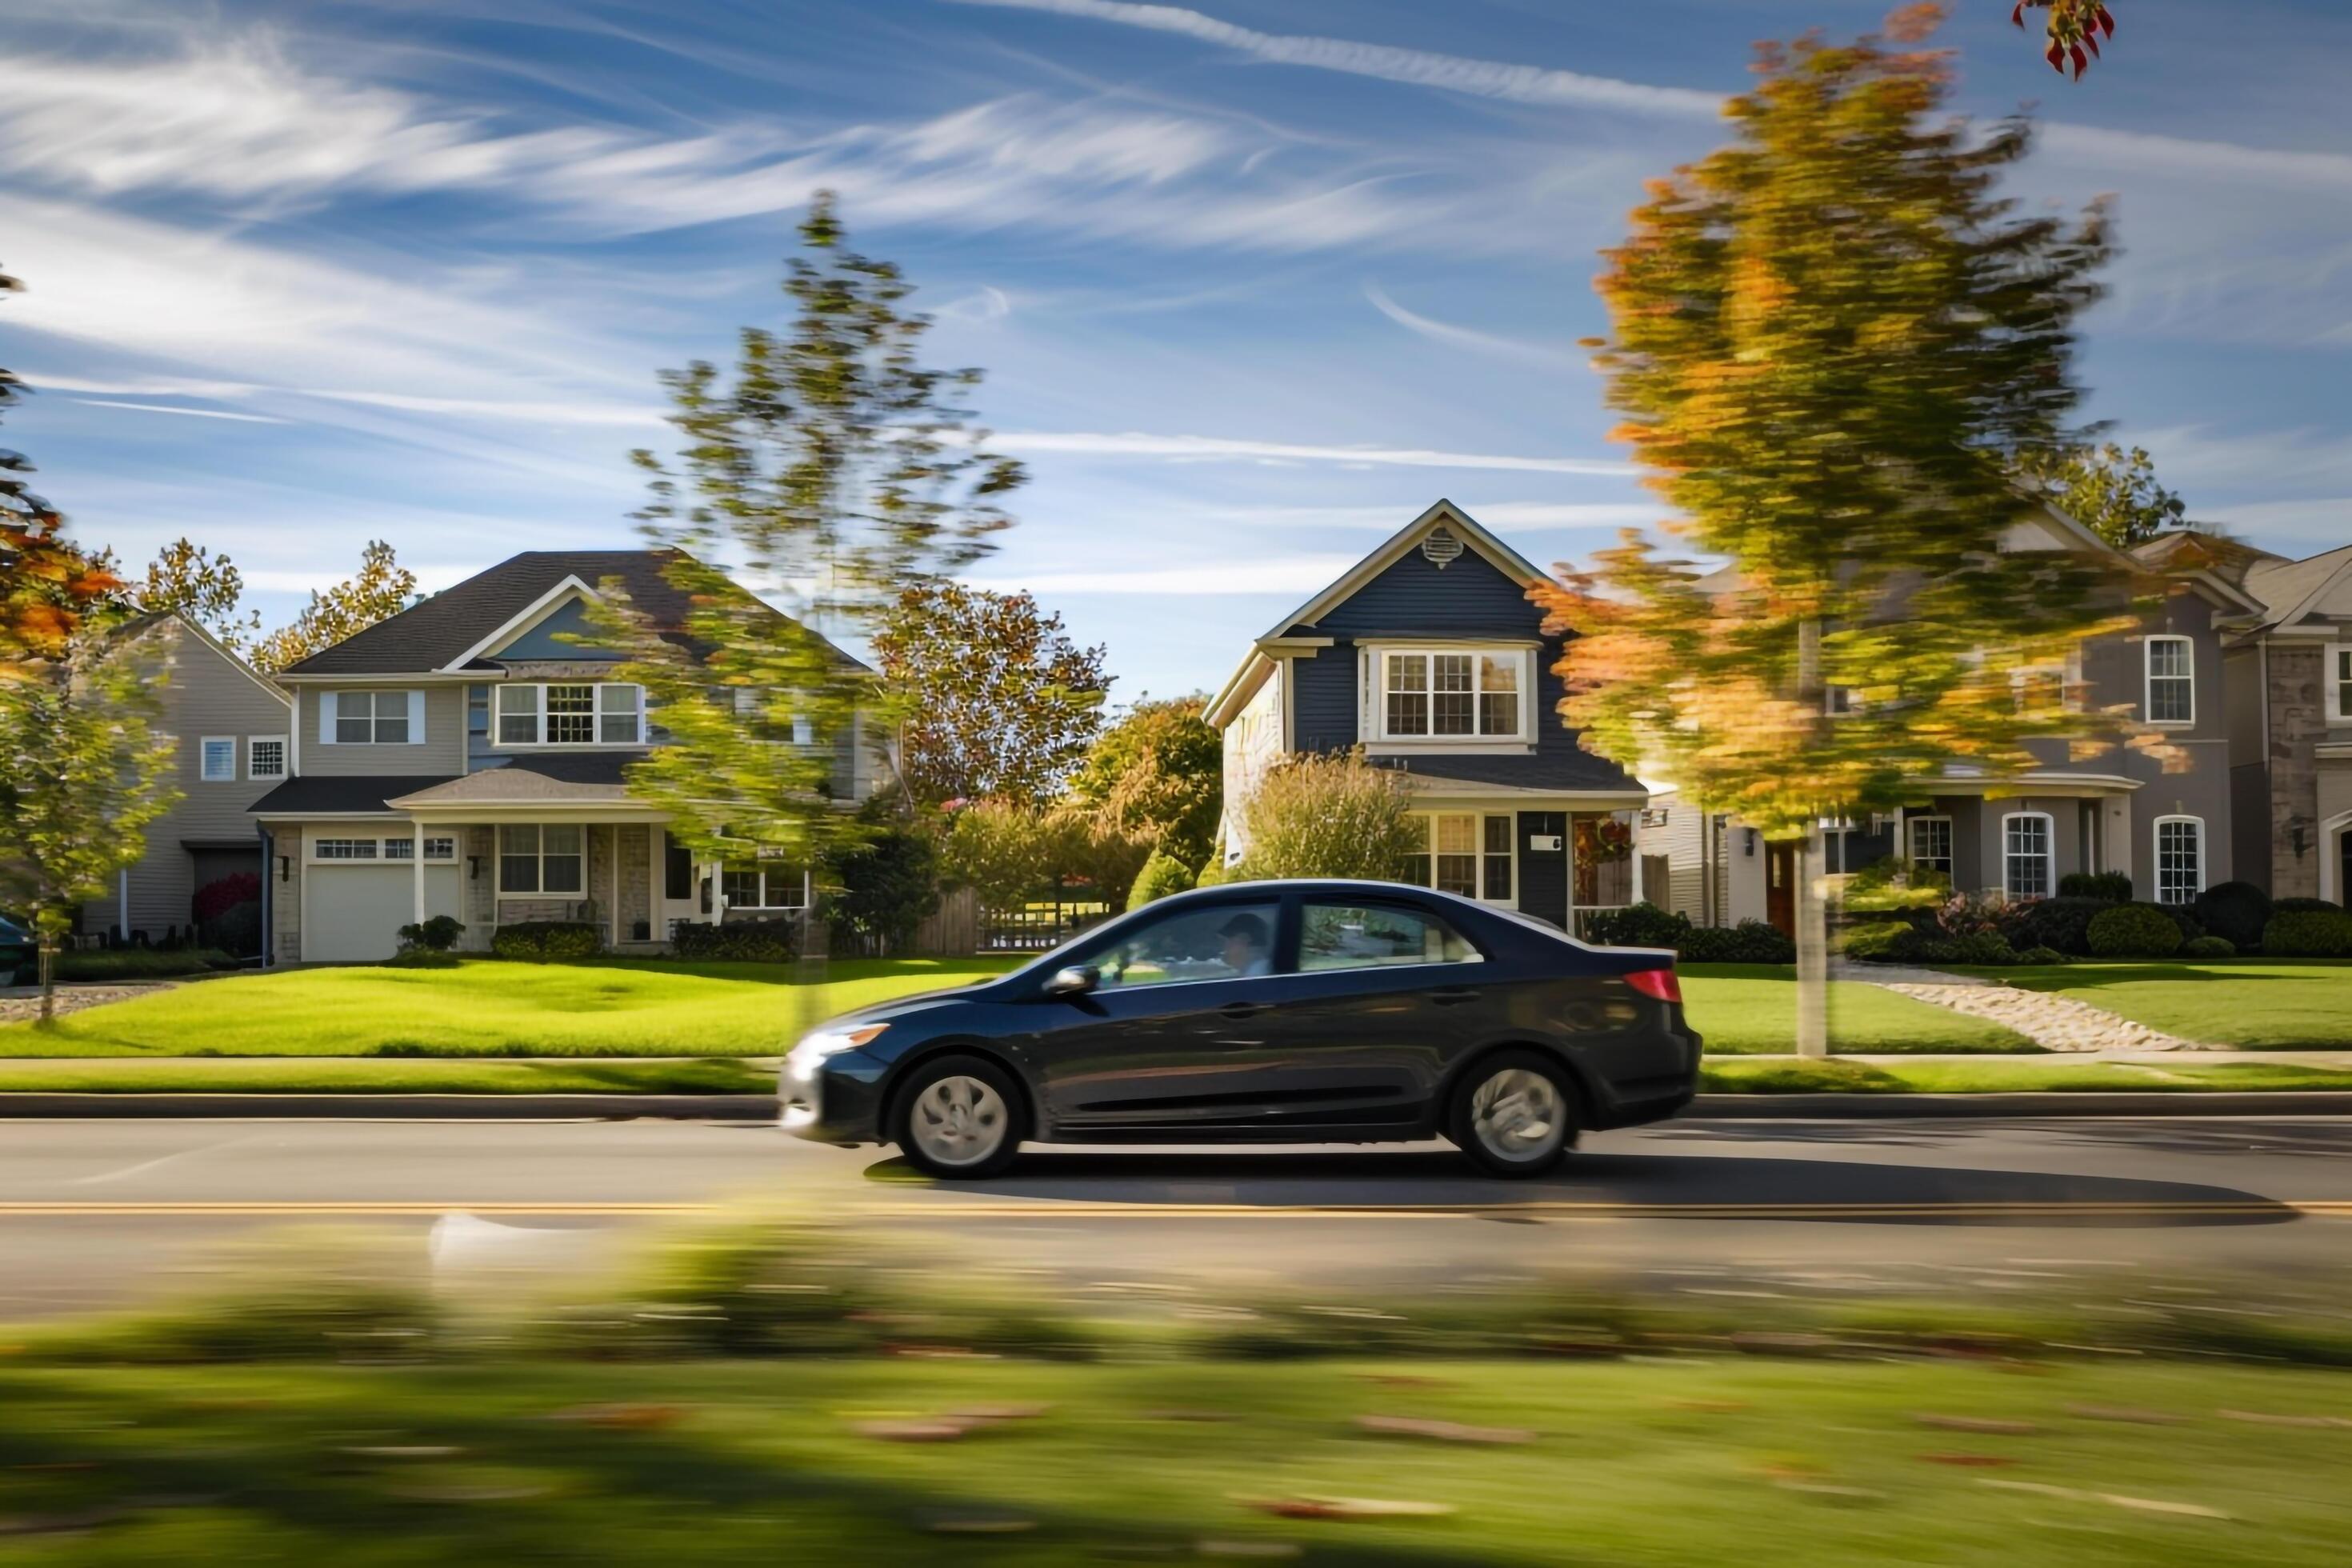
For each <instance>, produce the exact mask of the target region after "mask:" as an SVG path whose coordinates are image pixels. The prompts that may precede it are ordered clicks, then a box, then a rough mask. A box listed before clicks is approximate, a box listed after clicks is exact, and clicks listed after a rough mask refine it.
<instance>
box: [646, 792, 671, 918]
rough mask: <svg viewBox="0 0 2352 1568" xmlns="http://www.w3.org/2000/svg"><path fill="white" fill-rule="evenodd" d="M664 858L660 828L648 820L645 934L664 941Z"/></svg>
mask: <svg viewBox="0 0 2352 1568" xmlns="http://www.w3.org/2000/svg"><path fill="white" fill-rule="evenodd" d="M664 858H665V855H664V850H663V845H662V838H661V829H660V828H658V827H656V826H654V825H653V824H652V823H650V822H648V823H646V935H647V936H649V937H651V938H653V939H654V941H656V942H666V941H667V940H668V938H669V931H668V929H667V925H666V923H665V922H664V921H663V919H662V893H663V891H664V883H665V880H666V879H665V878H664V877H663V876H662V861H663V859H664Z"/></svg>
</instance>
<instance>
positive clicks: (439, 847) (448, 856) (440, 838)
mask: <svg viewBox="0 0 2352 1568" xmlns="http://www.w3.org/2000/svg"><path fill="white" fill-rule="evenodd" d="M425 864H426V865H428V866H430V865H435V864H439V865H444V866H454V865H456V864H457V835H456V834H454V833H430V834H426V835H425Z"/></svg>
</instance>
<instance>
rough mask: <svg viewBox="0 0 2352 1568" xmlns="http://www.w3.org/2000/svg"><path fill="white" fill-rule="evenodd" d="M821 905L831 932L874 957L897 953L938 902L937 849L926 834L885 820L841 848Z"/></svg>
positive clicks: (902, 948)
mask: <svg viewBox="0 0 2352 1568" xmlns="http://www.w3.org/2000/svg"><path fill="white" fill-rule="evenodd" d="M833 871H834V877H835V880H836V881H837V882H838V883H839V886H838V887H837V888H835V889H833V896H832V898H831V899H830V900H828V903H827V907H826V910H825V914H826V918H827V919H828V920H829V921H831V923H832V926H833V931H834V934H835V936H838V937H841V938H843V939H844V940H845V941H846V942H852V943H855V944H856V945H857V946H860V947H863V948H865V949H866V950H868V951H870V952H872V953H873V954H874V955H875V956H876V957H877V958H887V957H888V956H889V955H891V954H892V953H896V952H904V951H905V950H906V948H907V945H908V943H909V942H912V941H913V940H914V936H915V931H916V929H917V928H918V927H919V926H920V925H921V924H922V923H923V921H925V920H927V919H928V918H929V916H930V915H931V914H932V913H933V912H934V911H935V910H938V909H939V907H940V877H939V851H938V848H937V847H936V846H934V845H933V844H932V842H931V839H930V836H929V834H927V833H924V832H922V831H920V830H919V829H917V828H913V827H909V826H905V825H904V824H895V825H887V826H881V827H879V828H878V829H877V831H875V832H873V833H871V834H869V835H868V836H867V837H865V838H864V839H862V840H861V841H859V842H858V843H856V844H855V845H852V846H850V847H848V848H846V849H845V850H843V851H842V853H841V855H840V857H839V858H838V859H837V860H836V861H835V865H834V868H833Z"/></svg>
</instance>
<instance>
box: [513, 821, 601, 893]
mask: <svg viewBox="0 0 2352 1568" xmlns="http://www.w3.org/2000/svg"><path fill="white" fill-rule="evenodd" d="M584 837H585V836H584V832H583V829H582V828H581V827H580V826H579V825H578V824H576V823H547V824H544V825H541V824H539V823H529V822H525V823H509V824H507V825H505V826H501V827H500V828H499V892H500V893H501V894H509V893H514V894H531V893H558V894H562V893H578V892H580V891H581V890H583V889H584V888H586V886H587V885H588V877H587V870H588V856H587V846H586V843H585V841H584Z"/></svg>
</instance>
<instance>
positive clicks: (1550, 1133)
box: [1445, 1051, 1576, 1177]
mask: <svg viewBox="0 0 2352 1568" xmlns="http://www.w3.org/2000/svg"><path fill="white" fill-rule="evenodd" d="M1450 1112H1451V1113H1450V1114H1449V1115H1448V1116H1447V1118H1446V1128H1445V1135H1446V1136H1447V1137H1448V1138H1451V1139H1452V1140H1453V1141H1454V1144H1455V1146H1456V1147H1458V1148H1459V1149H1460V1150H1461V1151H1462V1152H1464V1153H1465V1154H1467V1155H1469V1156H1470V1158H1471V1159H1472V1161H1474V1162H1475V1163H1476V1164H1477V1165H1478V1167H1479V1168H1480V1169H1482V1170H1484V1171H1485V1172H1486V1173H1487V1174H1488V1175H1490V1176H1507V1177H1521V1176H1539V1175H1542V1174H1543V1173H1545V1172H1546V1171H1549V1170H1551V1169H1553V1168H1554V1167H1556V1166H1557V1165H1559V1163H1560V1162H1561V1161H1562V1160H1564V1159H1566V1158H1567V1157H1568V1152H1569V1151H1570V1149H1572V1148H1574V1147H1575V1146H1576V1089H1575V1087H1574V1085H1573V1084H1571V1083H1570V1080H1569V1076H1568V1071H1567V1069H1566V1068H1562V1067H1561V1066H1560V1065H1559V1063H1558V1062H1555V1061H1553V1060H1552V1059H1551V1058H1549V1057H1545V1056H1542V1055H1540V1054H1538V1053H1537V1052H1535V1051H1502V1052H1498V1053H1496V1055H1494V1056H1491V1057H1487V1058H1483V1059H1482V1060H1479V1061H1476V1062H1474V1063H1472V1064H1471V1067H1470V1070H1469V1071H1468V1072H1466V1073H1465V1074H1463V1075H1462V1079H1461V1081H1460V1082H1458V1083H1457V1084H1455V1085H1454V1103H1453V1105H1452V1107H1451V1108H1450Z"/></svg>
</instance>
